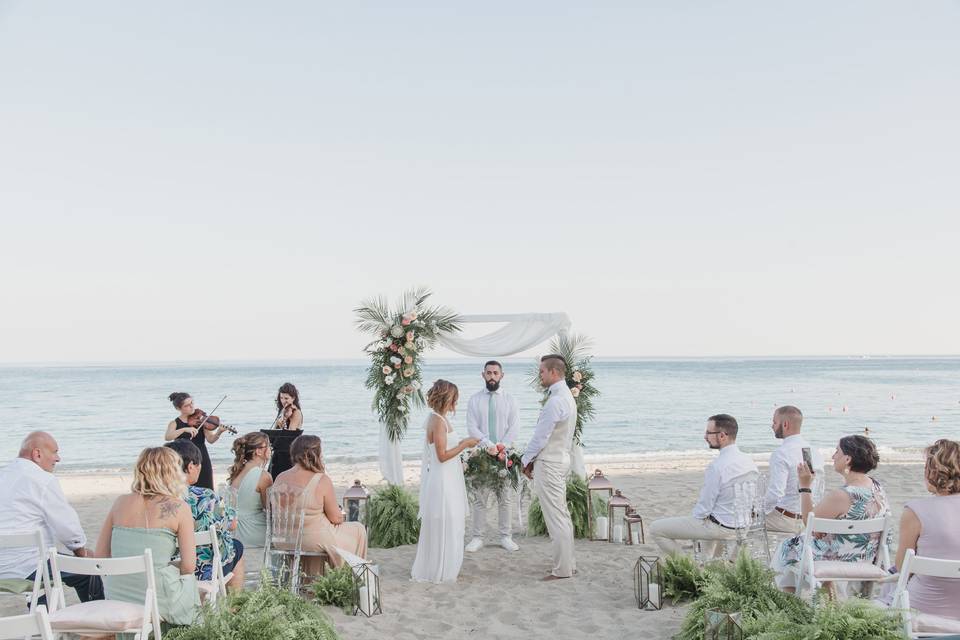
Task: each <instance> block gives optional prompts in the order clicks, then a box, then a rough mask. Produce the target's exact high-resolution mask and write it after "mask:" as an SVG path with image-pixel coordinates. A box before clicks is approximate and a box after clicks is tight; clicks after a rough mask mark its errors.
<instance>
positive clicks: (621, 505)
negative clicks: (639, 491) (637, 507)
mask: <svg viewBox="0 0 960 640" xmlns="http://www.w3.org/2000/svg"><path fill="white" fill-rule="evenodd" d="M617 509H623V519H624V520H625V519H626V518H627V512H628V511H629V510H630V500H629V499H628V498H627V497H626V496H625V495H623V494H622V493H620V489H616V490H615V491H614V492H613V496H612V497H611V498H610V500H609V501H608V502H607V522H609V523H610V524H609V527H610V530H609V531H608V532H607V534H608V535H607V538H608V539H609V541H610V542H619V541H618V540H614V539H613V523H614V522H617V521H618V520H617V511H616V510H617Z"/></svg>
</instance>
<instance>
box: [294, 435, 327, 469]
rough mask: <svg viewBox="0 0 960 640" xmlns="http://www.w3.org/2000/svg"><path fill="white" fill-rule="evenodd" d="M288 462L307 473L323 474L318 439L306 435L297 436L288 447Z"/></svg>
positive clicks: (321, 455) (321, 453) (321, 451)
mask: <svg viewBox="0 0 960 640" xmlns="http://www.w3.org/2000/svg"><path fill="white" fill-rule="evenodd" d="M290 461H291V462H293V464H298V465H300V466H301V467H303V468H304V469H306V470H307V471H313V472H314V473H323V450H322V448H321V446H320V438H318V437H317V436H308V435H302V436H297V439H296V440H294V441H293V444H291V445H290Z"/></svg>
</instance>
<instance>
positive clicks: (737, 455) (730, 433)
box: [650, 413, 760, 557]
mask: <svg viewBox="0 0 960 640" xmlns="http://www.w3.org/2000/svg"><path fill="white" fill-rule="evenodd" d="M738 429H739V427H738V425H737V420H736V418H734V417H733V416H730V415H727V414H725V413H721V414H718V415H715V416H711V417H710V418H709V419H708V420H707V429H706V432H705V433H704V435H703V439H704V440H706V441H707V444H708V445H709V446H710V448H711V449H718V450H719V451H720V455H719V456H717V457H716V459H714V460H713V462H711V463H710V465H709V466H707V471H706V473H705V474H704V479H703V488H702V489H701V490H700V498H699V499H698V500H697V504H696V505H694V507H693V513H692V515H690V516H686V517H677V518H661V519H660V520H655V521H654V522H653V524H651V525H650V534H651V535H652V536H653V539H654V540H655V541H656V543H657V545H659V546H660V548H661V549H663V551H664V552H666V553H680V552H681V548H680V545H679V544H677V540H703V541H707V542H708V546H705V547H704V548H703V550H704V553H705V554H706V555H707V557H711V556H714V555H716V553H715V552H716V550H717V547H718V545H717V543H718V542H720V541H724V540H735V539H736V537H737V533H736V524H737V521H736V508H735V507H736V504H735V498H734V484H735V483H736V482H740V481H743V480H747V479H750V478H753V479H756V478H757V477H759V475H760V474H759V472H758V471H757V465H756V464H754V462H753V459H752V458H751V457H750V456H748V455H747V454H745V453H743V452H741V451H740V449H739V448H738V447H737V431H738Z"/></svg>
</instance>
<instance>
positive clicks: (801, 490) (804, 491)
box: [797, 487, 813, 493]
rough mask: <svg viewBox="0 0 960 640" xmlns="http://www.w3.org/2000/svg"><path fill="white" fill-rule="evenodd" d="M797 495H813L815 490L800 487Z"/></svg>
mask: <svg viewBox="0 0 960 640" xmlns="http://www.w3.org/2000/svg"><path fill="white" fill-rule="evenodd" d="M797 493H813V489H811V488H810V487H800V488H799V489H797Z"/></svg>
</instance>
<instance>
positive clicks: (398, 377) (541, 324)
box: [354, 288, 595, 485]
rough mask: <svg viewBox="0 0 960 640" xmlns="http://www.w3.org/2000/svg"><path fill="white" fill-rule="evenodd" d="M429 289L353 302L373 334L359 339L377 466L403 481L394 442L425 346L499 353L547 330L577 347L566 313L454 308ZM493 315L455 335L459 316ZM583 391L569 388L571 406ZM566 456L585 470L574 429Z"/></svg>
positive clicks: (417, 399)
mask: <svg viewBox="0 0 960 640" xmlns="http://www.w3.org/2000/svg"><path fill="white" fill-rule="evenodd" d="M431 295H432V294H431V292H430V291H429V290H427V289H423V288H421V289H413V290H410V291H407V292H406V293H404V294H403V295H402V296H401V297H400V299H399V301H398V303H397V304H396V305H395V306H393V307H391V306H390V304H389V302H388V301H387V300H386V299H385V298H382V297H378V298H373V299H370V300H366V301H364V302H363V303H362V304H361V306H360V307H359V308H357V309H355V310H354V311H355V313H356V314H357V327H358V329H360V330H361V331H362V332H364V333H369V334H372V335H373V336H374V338H375V339H374V340H373V341H372V342H370V343H368V344H367V345H366V346H365V347H364V351H365V352H366V353H367V354H369V355H370V357H371V365H370V370H369V372H368V374H367V380H366V386H367V388H369V389H371V390H373V392H374V398H373V404H372V407H373V410H374V411H375V412H376V413H377V414H378V417H379V424H380V447H379V462H380V472H381V473H382V474H383V477H384V479H385V480H386V481H387V482H388V483H389V484H393V485H402V484H403V462H402V458H401V455H400V442H401V440H402V438H403V436H404V434H405V433H406V429H407V426H408V423H409V417H410V410H411V408H414V407H422V406H423V405H424V396H423V391H422V379H421V371H420V363H421V360H422V357H423V354H424V353H425V352H426V351H428V350H430V349H432V348H434V347H436V346H443V347H446V348H447V349H450V350H451V351H453V352H455V353H458V354H461V355H465V356H474V357H479V358H502V357H506V356H511V355H514V354H516V353H520V352H522V351H525V350H527V349H530V348H532V347H535V346H537V345H538V344H541V343H543V342H545V341H547V340H550V339H551V338H553V339H554V344H556V345H571V348H578V347H574V346H572V345H574V343H575V341H573V342H572V341H571V340H570V326H571V323H570V318H569V317H568V316H567V314H566V313H562V312H557V313H511V314H482V315H458V314H456V313H454V312H453V311H452V310H450V309H448V308H446V307H441V306H436V305H428V304H427V301H428V299H429V298H430V296H431ZM492 323H496V324H500V325H502V326H500V327H498V328H497V329H495V330H493V331H491V332H490V333H487V334H485V335H481V336H479V337H475V338H466V337H463V336H461V335H458V334H459V333H460V332H461V331H462V330H463V325H465V324H492ZM585 362H587V363H588V362H589V358H586V360H585ZM586 371H587V369H586V368H585V370H584V372H581V371H576V372H572V373H571V375H576V376H577V377H576V378H571V379H569V380H568V383H570V384H575V385H576V391H578V392H579V391H580V390H581V389H582V388H583V384H584V383H585V382H587V380H586V379H585V378H583V376H584V374H585V373H586ZM590 375H591V377H592V372H590ZM589 391H590V392H589V393H578V394H576V395H577V399H578V407H579V405H580V402H581V398H583V401H584V402H587V401H589V399H590V396H592V395H593V394H594V393H595V390H593V389H592V387H590V388H589ZM590 412H591V413H592V410H591V411H590ZM578 422H579V421H578ZM571 456H572V461H573V465H572V467H571V471H572V472H575V473H577V474H578V475H584V474H585V473H586V471H585V469H584V464H583V450H582V446H581V443H580V437H579V429H578V433H577V437H576V438H575V441H574V445H573V450H572V451H571Z"/></svg>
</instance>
